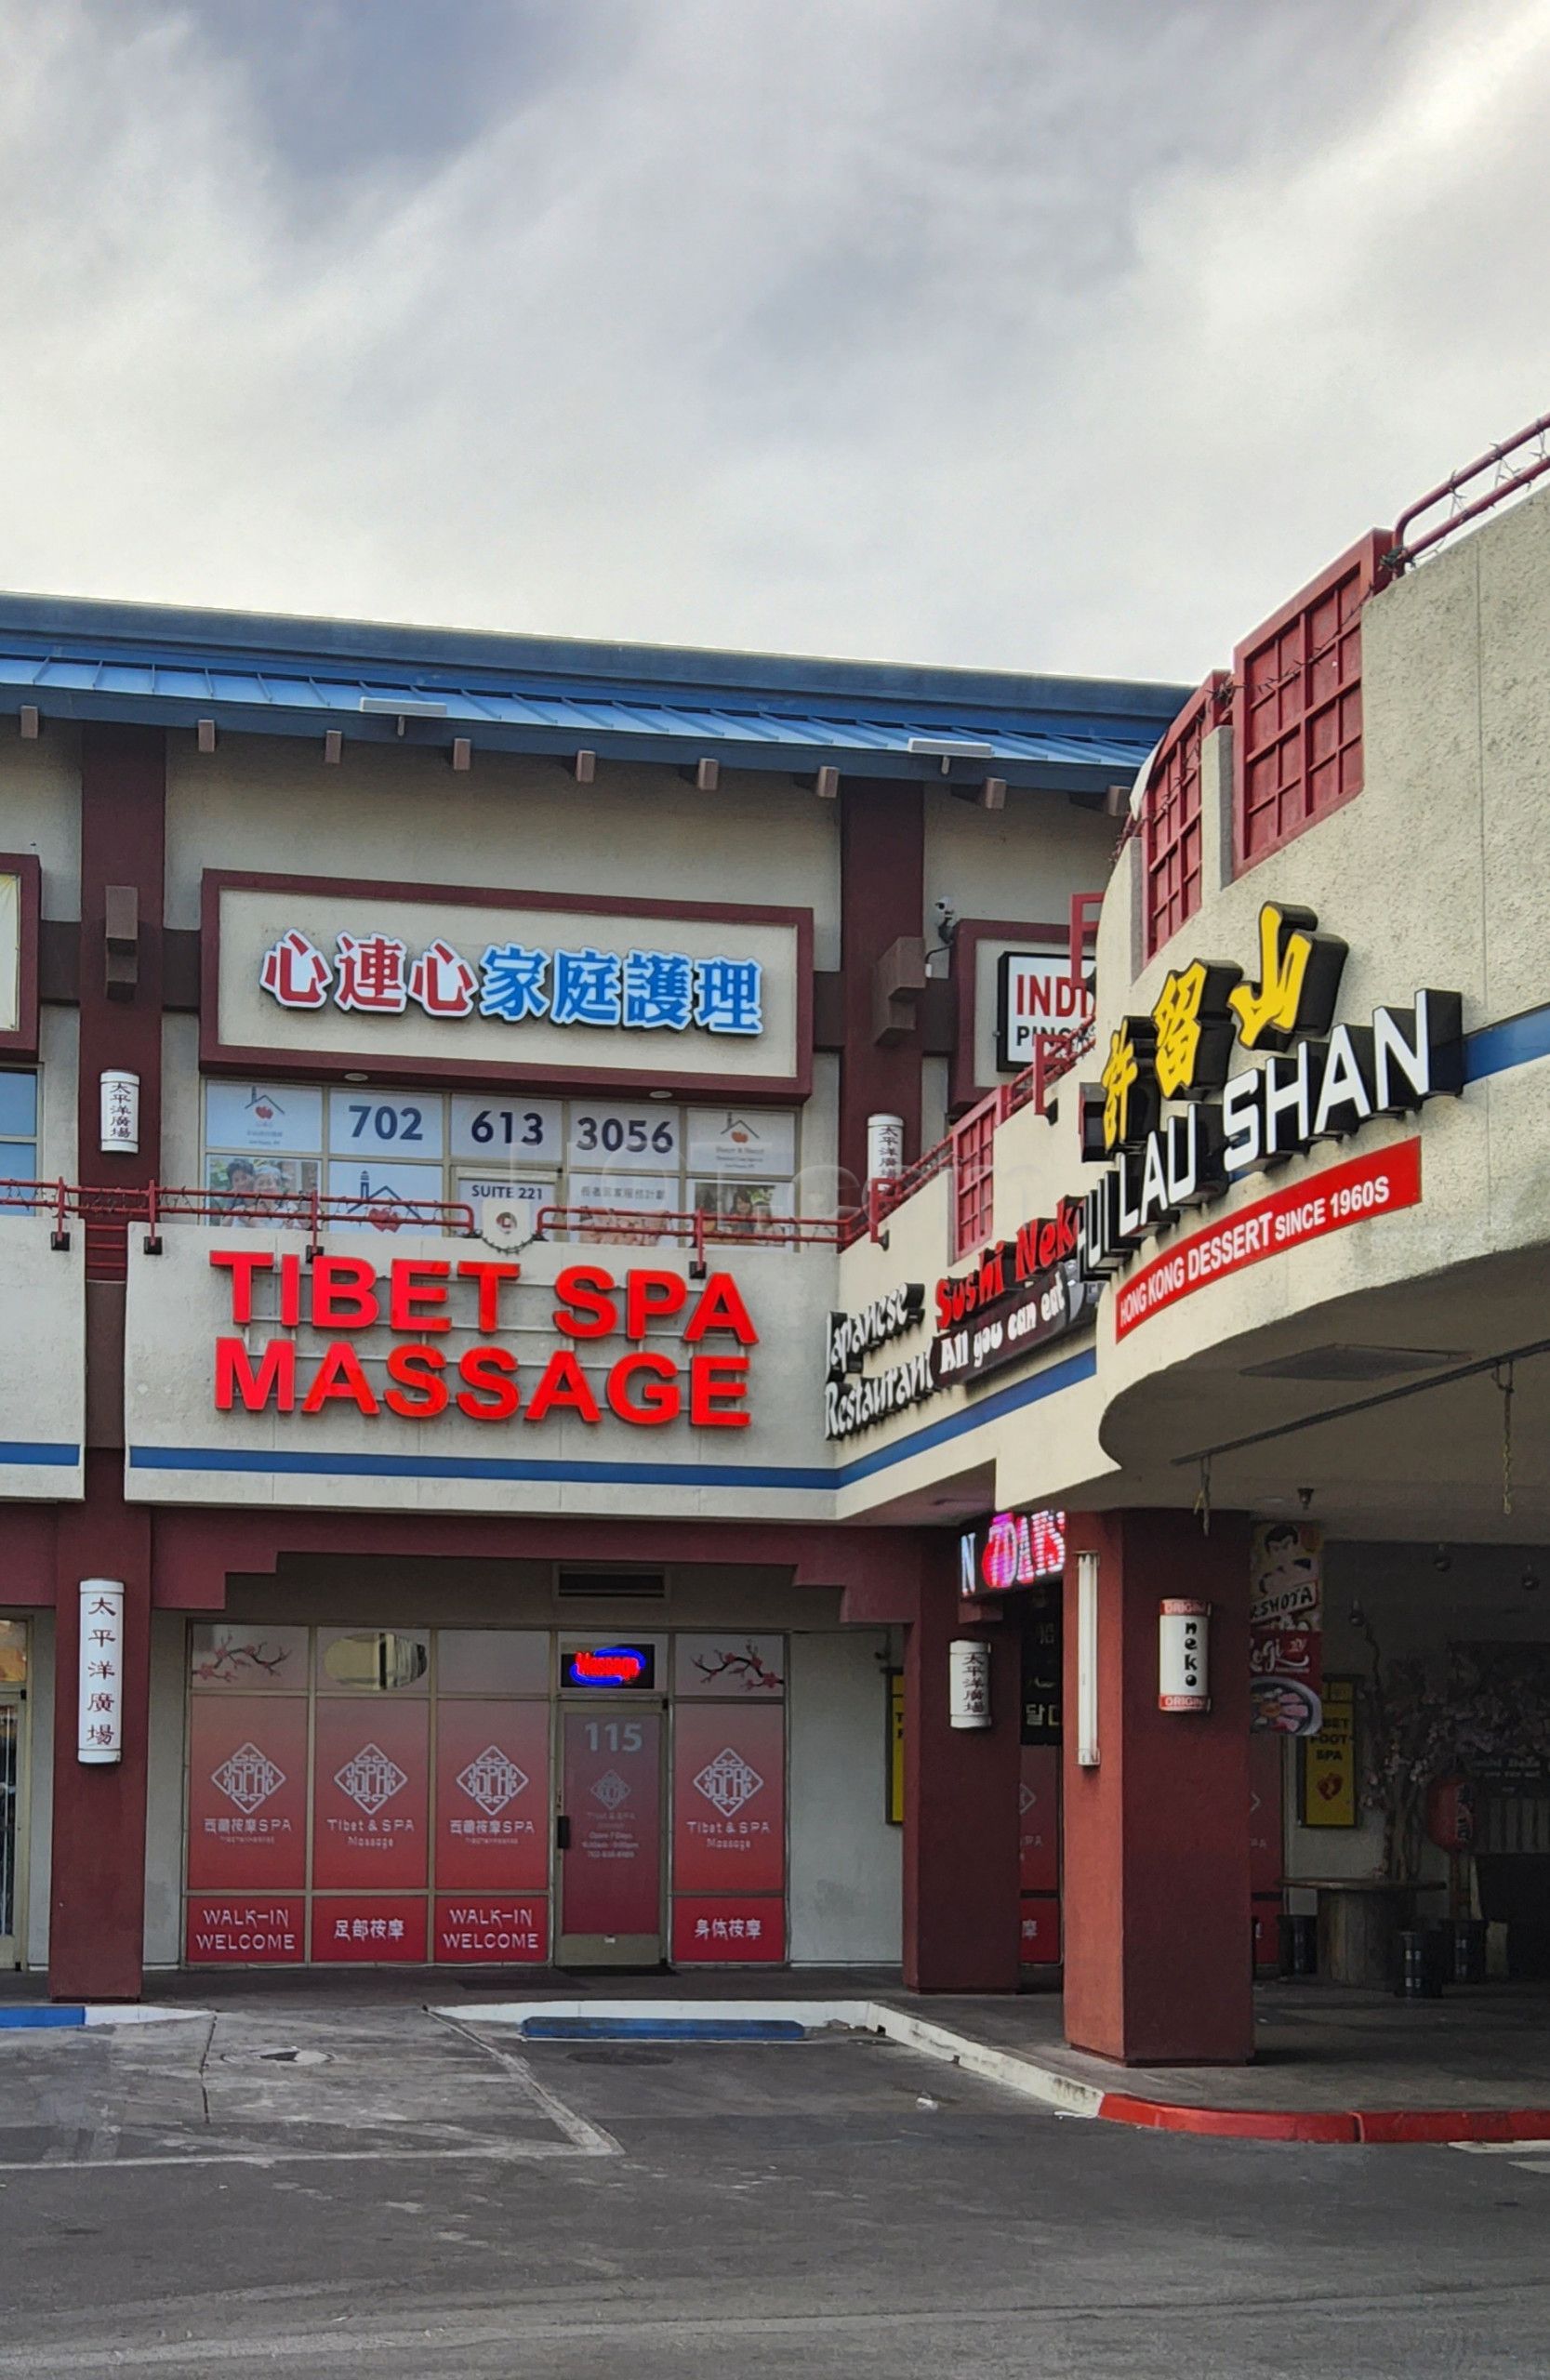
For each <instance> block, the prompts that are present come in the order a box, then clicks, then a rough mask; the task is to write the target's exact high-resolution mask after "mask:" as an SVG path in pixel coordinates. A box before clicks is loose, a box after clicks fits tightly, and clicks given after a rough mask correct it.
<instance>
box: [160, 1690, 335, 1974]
mask: <svg viewBox="0 0 1550 2380" xmlns="http://www.w3.org/2000/svg"><path fill="white" fill-rule="evenodd" d="M188 1880H189V1887H190V1890H191V1891H193V1892H201V1891H204V1892H216V1893H232V1894H237V1895H242V1894H247V1895H252V1894H271V1893H284V1892H299V1891H300V1889H301V1887H302V1885H303V1884H305V1883H306V1881H307V1705H306V1703H305V1702H304V1701H302V1700H300V1699H290V1698H286V1699H281V1698H280V1697H279V1696H278V1695H261V1696H260V1695H235V1694H232V1695H197V1696H195V1698H194V1699H193V1702H192V1705H191V1709H190V1715H189V1879H188ZM222 1955H234V1954H230V1953H222Z"/></svg>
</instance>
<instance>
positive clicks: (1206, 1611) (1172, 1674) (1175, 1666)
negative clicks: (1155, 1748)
mask: <svg viewBox="0 0 1550 2380" xmlns="http://www.w3.org/2000/svg"><path fill="white" fill-rule="evenodd" d="M1210 1628H1211V1606H1210V1604H1209V1603H1196V1602H1194V1601H1193V1600H1192V1599H1191V1598H1190V1597H1188V1596H1186V1595H1170V1596H1168V1597H1167V1598H1166V1600H1165V1601H1163V1602H1162V1603H1159V1606H1158V1622H1157V1630H1158V1637H1157V1707H1158V1709H1159V1711H1209V1710H1210V1709H1211V1639H1210Z"/></svg>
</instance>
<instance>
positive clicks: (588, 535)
mask: <svg viewBox="0 0 1550 2380" xmlns="http://www.w3.org/2000/svg"><path fill="white" fill-rule="evenodd" d="M0 36H3V39H4V55H3V57H0V304H3V306H4V317H5V325H6V327H5V333H4V344H3V347H0V487H3V489H4V503H3V506H0V584H3V585H7V586H10V587H16V588H41V589H46V590H49V591H53V592H59V593H70V594H91V595H103V596H124V597H139V598H144V599H150V600H154V601H158V602H191V603H212V604H227V605H235V606H240V607H247V608H256V609H273V610H284V611H300V612H309V611H311V612H330V613H342V614H351V615H369V616H377V617H389V618H397V619H413V620H422V621H437V622H446V623H451V624H462V625H470V626H487V627H494V628H515V629H530V630H536V631H547V632H552V633H562V634H570V635H577V636H587V637H624V638H631V639H640V640H644V641H667V642H681V641H682V642H696V643H709V644H723V645H725V644H732V645H749V646H765V647H774V648H779V649H784V650H799V651H801V650H808V651H822V652H832V653H840V654H853V655H871V656H886V657H895V658H905V659H912V660H921V661H945V662H958V663H964V664H969V665H974V664H982V665H988V666H995V667H1001V668H1031V669H1061V670H1080V671H1086V672H1093V673H1100V674H1101V673H1106V672H1114V673H1117V674H1129V675H1134V676H1152V677H1161V678H1178V679H1181V680H1187V681H1195V680H1197V679H1199V677H1200V676H1201V675H1202V674H1203V673H1204V671H1205V670H1206V668H1209V667H1211V666H1213V665H1220V664H1225V662H1226V660H1227V658H1228V655H1229V651H1230V647H1231V645H1232V643H1233V642H1234V641H1235V639H1236V638H1237V637H1239V636H1240V635H1241V634H1242V633H1243V632H1244V631H1245V630H1246V629H1247V628H1250V627H1252V625H1253V623H1254V622H1255V620H1256V619H1257V618H1259V617H1261V616H1262V615H1264V614H1265V613H1266V612H1267V611H1269V610H1270V609H1271V608H1273V606H1274V605H1275V604H1276V603H1277V602H1279V601H1280V599H1281V598H1282V597H1283V596H1285V595H1287V594H1289V593H1290V592H1292V589H1293V588H1295V587H1296V586H1297V585H1298V584H1300V583H1301V582H1302V581H1303V580H1304V579H1305V578H1306V577H1308V576H1309V575H1311V574H1312V573H1313V571H1314V570H1316V569H1317V568H1318V566H1319V565H1320V564H1321V563H1322V562H1325V561H1326V560H1328V559H1329V558H1330V557H1331V556H1332V555H1333V554H1334V553H1335V552H1336V551H1337V550H1338V549H1340V548H1341V547H1342V546H1344V545H1345V544H1346V543H1348V542H1349V541H1350V540H1351V539H1352V538H1353V537H1355V536H1357V535H1358V533H1359V532H1360V531H1361V530H1363V529H1364V528H1366V527H1368V526H1370V525H1371V524H1372V523H1374V522H1384V521H1392V519H1393V517H1394V516H1395V514H1396V513H1397V512H1398V510H1399V509H1401V507H1402V506H1403V505H1404V504H1405V502H1406V501H1407V500H1408V499H1409V498H1411V496H1414V495H1416V494H1418V493H1420V492H1421V491H1422V490H1423V489H1424V487H1426V486H1427V485H1428V484H1429V483H1431V482H1433V481H1434V480H1437V479H1440V478H1441V477H1443V476H1444V475H1445V473H1446V472H1448V471H1449V470H1450V469H1452V468H1453V467H1455V466H1456V465H1457V464H1459V463H1462V462H1464V461H1465V460H1466V459H1468V457H1469V456H1472V455H1473V454H1475V453H1476V452H1477V451H1478V450H1479V449H1480V448H1482V447H1484V446H1485V445H1487V444H1489V443H1490V442H1491V441H1492V440H1494V439H1497V438H1500V437H1503V436H1504V435H1505V434H1506V433H1508V432H1509V431H1511V430H1515V429H1517V427H1519V426H1520V424H1521V423H1522V422H1524V421H1526V420H1528V419H1530V418H1531V417H1533V416H1534V415H1536V414H1538V413H1540V412H1542V411H1545V410H1550V307H1547V305H1546V300H1545V290H1544V266H1543V226H1544V222H1545V220H1546V215H1547V204H1550V0H1437V4H1436V5H1433V0H183V5H181V6H174V5H170V0H0Z"/></svg>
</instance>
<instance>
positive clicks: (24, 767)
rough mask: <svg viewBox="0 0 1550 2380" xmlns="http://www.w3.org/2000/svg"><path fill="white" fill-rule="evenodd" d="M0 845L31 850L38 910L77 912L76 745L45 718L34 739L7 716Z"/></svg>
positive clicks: (0, 752)
mask: <svg viewBox="0 0 1550 2380" xmlns="http://www.w3.org/2000/svg"><path fill="white" fill-rule="evenodd" d="M0 851H7V852H31V853H33V855H34V856H35V857H36V858H37V859H38V860H39V861H40V862H41V863H42V867H43V914H44V916H45V917H46V918H64V919H72V918H78V917H79V916H80V914H81V747H80V738H79V735H78V734H77V733H76V731H75V729H74V728H73V727H72V726H70V725H69V724H68V723H67V722H66V721H56V720H50V721H48V722H47V726H46V730H45V733H44V734H42V735H40V736H39V737H38V739H37V741H36V742H35V743H32V742H28V743H24V742H23V741H22V740H21V738H20V736H19V735H18V734H17V733H16V731H15V729H14V727H12V726H11V725H10V724H9V722H7V733H6V736H5V739H4V742H3V743H0Z"/></svg>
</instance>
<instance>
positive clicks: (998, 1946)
mask: <svg viewBox="0 0 1550 2380" xmlns="http://www.w3.org/2000/svg"><path fill="white" fill-rule="evenodd" d="M957 1557H958V1543H957V1540H956V1539H955V1538H951V1537H947V1536H943V1537H941V1538H937V1537H935V1536H933V1537H931V1538H930V1539H929V1540H927V1551H926V1552H925V1553H924V1555H923V1557H922V1568H921V1586H920V1593H919V1601H918V1604H917V1607H916V1612H917V1616H916V1618H915V1619H914V1620H913V1621H912V1622H911V1624H910V1626H909V1629H908V1631H907V1635H906V1639H905V1671H904V1726H905V1801H904V1979H905V1982H906V1984H907V1987H908V1989H909V1990H911V1991H1015V1990H1016V1989H1017V1953H1018V1935H1017V1925H1018V1916H1019V1911H1018V1902H1017V1776H1018V1761H1017V1752H1018V1743H1019V1737H1020V1722H1021V1715H1022V1714H1021V1706H1020V1694H1021V1660H1020V1653H1019V1640H1018V1634H1017V1631H1016V1630H1015V1629H1014V1628H1013V1627H1011V1626H1010V1625H1009V1624H1008V1623H1007V1622H1006V1621H1004V1620H1003V1621H1001V1622H1000V1623H999V1624H997V1623H989V1624H987V1625H983V1626H979V1627H968V1626H966V1625H964V1624H963V1622H962V1620H961V1619H960V1614H959V1610H958V1602H959V1595H958V1559H957ZM955 1636H977V1637H980V1638H982V1639H983V1640H984V1642H985V1643H987V1645H988V1646H990V1712H991V1725H990V1726H988V1727H982V1728H974V1729H970V1728H958V1727H953V1726H950V1725H949V1724H948V1693H947V1647H948V1646H949V1645H950V1644H951V1642H952V1640H953V1638H954V1637H955Z"/></svg>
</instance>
